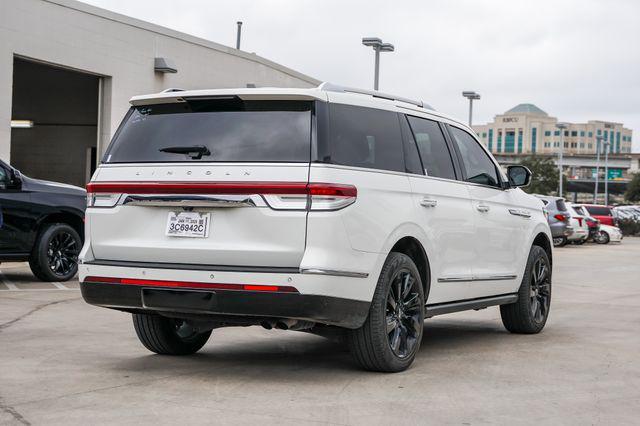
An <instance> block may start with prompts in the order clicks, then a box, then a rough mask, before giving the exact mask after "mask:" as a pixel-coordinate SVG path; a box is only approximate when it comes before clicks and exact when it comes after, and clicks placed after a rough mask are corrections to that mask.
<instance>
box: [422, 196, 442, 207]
mask: <svg viewBox="0 0 640 426" xmlns="http://www.w3.org/2000/svg"><path fill="white" fill-rule="evenodd" d="M420 205H421V206H422V207H435V206H437V205H438V200H434V199H433V198H428V197H423V198H422V200H420Z"/></svg>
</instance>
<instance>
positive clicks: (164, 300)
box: [80, 282, 370, 328]
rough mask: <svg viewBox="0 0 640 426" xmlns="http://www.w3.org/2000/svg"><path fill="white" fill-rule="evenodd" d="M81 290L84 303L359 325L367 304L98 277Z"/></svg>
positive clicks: (252, 319)
mask: <svg viewBox="0 0 640 426" xmlns="http://www.w3.org/2000/svg"><path fill="white" fill-rule="evenodd" d="M80 289H81V291H82V297H83V298H84V300H85V301H86V302H87V303H89V304H92V305H96V306H102V307H106V308H112V309H118V310H123V311H130V312H147V313H159V312H164V313H171V314H173V315H179V314H184V315H185V316H187V315H198V316H204V317H210V319H211V320H216V319H220V320H224V319H225V318H227V317H237V318H238V319H245V320H249V322H253V323H256V324H258V323H260V321H261V320H263V319H270V318H272V319H297V320H304V321H312V322H317V323H322V324H329V325H336V326H340V327H345V328H358V327H360V326H361V325H362V324H363V323H364V321H365V319H366V318H367V315H368V314H369V306H370V303H369V302H365V301H360V300H353V299H344V298H337V297H330V296H321V295H310V294H300V293H278V292H274V293H266V292H256V291H236V290H215V291H213V290H199V289H165V288H157V287H153V286H149V287H146V286H138V285H124V284H113V283H100V282H81V283H80Z"/></svg>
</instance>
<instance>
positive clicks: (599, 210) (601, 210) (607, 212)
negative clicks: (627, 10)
mask: <svg viewBox="0 0 640 426" xmlns="http://www.w3.org/2000/svg"><path fill="white" fill-rule="evenodd" d="M585 208H586V209H587V211H588V212H589V213H591V214H592V215H596V216H611V209H610V208H609V207H600V206H585Z"/></svg>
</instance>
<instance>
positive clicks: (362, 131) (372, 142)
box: [318, 104, 405, 172]
mask: <svg viewBox="0 0 640 426" xmlns="http://www.w3.org/2000/svg"><path fill="white" fill-rule="evenodd" d="M329 120H330V121H329V138H328V140H327V141H326V146H320V147H319V155H318V158H319V161H322V162H325V163H332V164H342V165H345V166H355V167H367V168H371V169H380V170H393V171H398V172H404V171H405V166H404V158H403V155H404V154H403V149H402V134H401V133H400V121H399V120H398V114H397V113H395V112H389V111H382V110H378V109H374V108H364V107H358V106H352V105H342V104H329Z"/></svg>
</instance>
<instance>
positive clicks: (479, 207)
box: [476, 204, 491, 213]
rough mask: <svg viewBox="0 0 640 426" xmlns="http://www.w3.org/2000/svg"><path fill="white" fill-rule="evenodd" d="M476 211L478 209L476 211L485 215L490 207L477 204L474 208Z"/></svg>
mask: <svg viewBox="0 0 640 426" xmlns="http://www.w3.org/2000/svg"><path fill="white" fill-rule="evenodd" d="M476 209H478V211H479V212H481V213H486V212H488V211H489V210H491V207H489V206H488V205H486V204H478V205H477V206H476Z"/></svg>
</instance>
